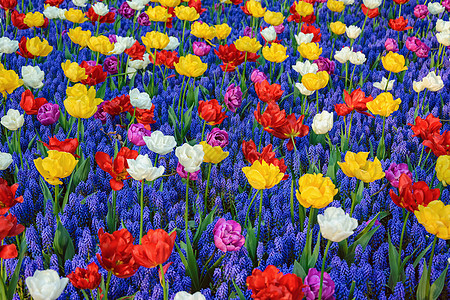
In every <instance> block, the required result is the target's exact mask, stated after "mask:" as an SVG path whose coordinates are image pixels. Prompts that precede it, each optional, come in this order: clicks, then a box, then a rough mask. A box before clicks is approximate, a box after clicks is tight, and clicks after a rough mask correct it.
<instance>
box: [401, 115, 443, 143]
mask: <svg viewBox="0 0 450 300" xmlns="http://www.w3.org/2000/svg"><path fill="white" fill-rule="evenodd" d="M415 123H416V124H415V125H413V124H411V123H408V125H409V126H411V129H412V131H413V132H414V135H413V136H417V137H419V138H421V139H422V140H426V139H428V137H429V136H431V135H433V134H439V131H440V130H441V127H442V123H441V121H440V120H439V118H436V117H435V116H433V114H429V115H428V116H427V117H426V118H425V119H422V118H421V117H419V116H417V117H416V120H415Z"/></svg>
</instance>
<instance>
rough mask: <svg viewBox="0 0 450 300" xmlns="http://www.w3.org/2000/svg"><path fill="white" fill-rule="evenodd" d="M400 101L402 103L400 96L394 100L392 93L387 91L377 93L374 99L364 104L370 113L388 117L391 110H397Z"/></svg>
mask: <svg viewBox="0 0 450 300" xmlns="http://www.w3.org/2000/svg"><path fill="white" fill-rule="evenodd" d="M400 103H402V100H401V99H400V98H399V99H396V100H394V97H393V96H392V94H391V93H389V92H387V93H381V94H379V95H378V96H377V97H376V98H375V99H374V100H372V101H370V102H367V104H366V105H367V108H368V109H369V111H370V112H371V113H373V114H375V115H380V116H382V117H389V116H390V115H391V114H392V113H393V112H395V111H397V110H398V108H399V106H400ZM383 129H384V126H383ZM383 132H384V130H383Z"/></svg>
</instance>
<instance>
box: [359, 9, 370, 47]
mask: <svg viewBox="0 0 450 300" xmlns="http://www.w3.org/2000/svg"><path fill="white" fill-rule="evenodd" d="M365 15H366V17H365V18H364V23H363V26H362V28H361V34H360V36H359V39H358V45H359V43H361V38H362V36H363V35H364V27H366V22H367V17H368V16H369V9H367V11H366V13H365Z"/></svg>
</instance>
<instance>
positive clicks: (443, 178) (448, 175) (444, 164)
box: [435, 155, 450, 186]
mask: <svg viewBox="0 0 450 300" xmlns="http://www.w3.org/2000/svg"><path fill="white" fill-rule="evenodd" d="M435 170H436V177H437V179H439V181H440V182H442V185H443V186H447V185H448V184H450V155H441V156H439V157H438V159H437V161H436V167H435Z"/></svg>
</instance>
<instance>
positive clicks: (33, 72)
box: [22, 66, 45, 89]
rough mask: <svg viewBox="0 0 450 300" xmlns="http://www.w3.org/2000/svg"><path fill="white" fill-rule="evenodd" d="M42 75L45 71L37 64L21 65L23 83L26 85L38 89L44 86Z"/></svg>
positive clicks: (43, 75)
mask: <svg viewBox="0 0 450 300" xmlns="http://www.w3.org/2000/svg"><path fill="white" fill-rule="evenodd" d="M44 77H45V73H44V71H41V68H39V66H35V67H33V66H22V78H23V84H24V85H25V86H26V87H30V88H33V89H40V88H41V87H43V86H44V83H43V81H44Z"/></svg>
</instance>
